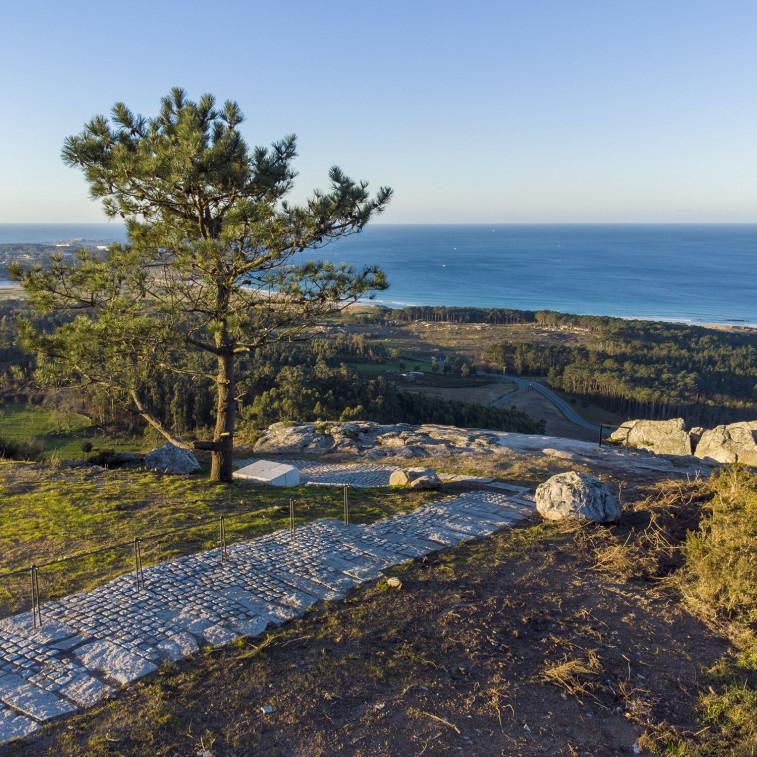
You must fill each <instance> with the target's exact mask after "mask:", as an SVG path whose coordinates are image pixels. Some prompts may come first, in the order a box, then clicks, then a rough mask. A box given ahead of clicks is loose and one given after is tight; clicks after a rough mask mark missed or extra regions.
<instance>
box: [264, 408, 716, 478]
mask: <svg viewBox="0 0 757 757" xmlns="http://www.w3.org/2000/svg"><path fill="white" fill-rule="evenodd" d="M254 454H255V456H258V457H267V456H268V455H282V456H286V457H287V458H290V459H292V458H296V457H298V456H299V455H307V454H313V455H318V456H321V455H325V454H329V455H331V454H333V455H345V456H349V457H350V458H353V459H356V458H357V459H362V460H377V461H384V460H389V459H393V460H396V459H405V460H420V459H423V458H440V457H451V456H453V455H455V456H457V455H464V456H466V457H478V456H488V457H506V456H509V455H512V454H516V455H529V456H530V455H534V456H537V457H541V456H550V457H555V458H562V459H564V460H572V461H575V462H576V463H577V464H586V465H592V466H598V467H600V468H611V469H613V470H617V469H623V470H626V471H629V472H631V471H635V472H639V473H641V474H646V473H648V472H651V471H654V472H657V471H660V472H663V471H667V470H669V471H674V470H678V471H681V470H682V469H686V470H687V471H688V472H690V473H691V474H695V473H697V472H700V471H702V472H704V471H707V470H708V469H709V467H710V466H711V463H708V462H706V461H703V462H697V463H696V464H693V463H692V461H690V460H689V461H687V462H686V463H684V464H683V465H681V464H678V465H674V464H673V463H672V462H671V461H670V460H667V459H665V458H662V457H655V456H654V455H652V454H649V453H648V452H646V451H641V450H640V451H638V452H633V453H626V452H625V450H622V449H618V448H615V447H612V446H602V447H600V446H598V445H597V443H596V442H586V441H579V440H577V439H563V438H560V437H556V436H542V435H539V434H519V433H515V432H510V431H488V430H486V429H464V428H454V427H452V426H437V425H434V424H425V425H421V426H411V425H409V424H407V423H397V424H392V425H381V424H379V423H372V422H369V421H355V422H352V423H317V424H314V423H297V424H292V423H289V424H284V423H274V424H273V425H272V426H270V427H269V428H268V430H267V431H266V432H265V434H263V436H262V437H261V438H260V439H259V440H258V441H257V443H256V444H255V447H254Z"/></svg>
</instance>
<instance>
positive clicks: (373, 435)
mask: <svg viewBox="0 0 757 757" xmlns="http://www.w3.org/2000/svg"><path fill="white" fill-rule="evenodd" d="M498 446H499V443H498V438H497V434H494V433H491V432H488V431H480V430H478V431H475V430H474V431H472V430H468V429H459V428H453V427H451V426H435V425H424V426H411V425H409V424H407V423H398V424H394V425H387V426H382V425H380V424H378V423H371V422H368V421H365V422H360V423H343V424H341V423H334V424H330V423H328V424H327V423H320V424H313V423H298V424H285V423H274V424H273V425H272V426H269V428H268V430H267V431H266V432H265V434H264V435H263V436H262V437H261V438H260V439H259V440H258V442H257V443H256V444H255V454H256V455H265V454H278V455H292V454H300V453H305V454H316V455H323V454H326V453H330V452H334V453H345V454H363V455H365V456H366V457H369V458H371V459H380V458H383V457H404V458H413V457H429V456H433V457H448V456H449V455H452V454H456V453H465V454H466V455H476V454H487V453H490V452H491V451H492V448H496V447H498Z"/></svg>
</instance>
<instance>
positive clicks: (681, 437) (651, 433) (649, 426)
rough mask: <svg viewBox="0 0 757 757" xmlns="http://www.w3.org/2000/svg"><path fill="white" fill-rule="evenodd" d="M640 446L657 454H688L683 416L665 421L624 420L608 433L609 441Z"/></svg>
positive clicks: (688, 445) (689, 450) (687, 441)
mask: <svg viewBox="0 0 757 757" xmlns="http://www.w3.org/2000/svg"><path fill="white" fill-rule="evenodd" d="M626 436H627V437H628V446H629V447H641V448H642V449H646V450H649V451H650V452H654V453H655V454H657V455H690V454H691V437H690V434H689V432H688V431H686V428H685V424H684V421H683V418H671V419H670V420H667V421H645V420H636V421H626V422H625V423H624V424H622V425H621V426H620V428H618V429H617V430H616V431H614V432H613V433H612V434H611V435H610V441H612V442H618V443H620V444H625V443H626Z"/></svg>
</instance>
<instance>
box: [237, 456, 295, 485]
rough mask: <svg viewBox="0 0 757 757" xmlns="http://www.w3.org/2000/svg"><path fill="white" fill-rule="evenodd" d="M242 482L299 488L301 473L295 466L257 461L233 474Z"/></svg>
mask: <svg viewBox="0 0 757 757" xmlns="http://www.w3.org/2000/svg"><path fill="white" fill-rule="evenodd" d="M232 477H233V478H236V479H239V480H241V481H257V482H258V483H261V484H270V485H271V486H299V485H300V472H299V470H297V468H295V467H294V465H287V464H285V463H274V462H271V461H270V460H256V461H255V462H254V463H250V464H249V465H245V466H244V468H239V470H235V471H234V472H233V473H232Z"/></svg>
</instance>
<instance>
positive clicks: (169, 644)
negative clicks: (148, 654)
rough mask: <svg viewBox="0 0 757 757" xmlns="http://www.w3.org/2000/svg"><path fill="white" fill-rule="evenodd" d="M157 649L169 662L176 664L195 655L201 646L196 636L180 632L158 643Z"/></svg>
mask: <svg viewBox="0 0 757 757" xmlns="http://www.w3.org/2000/svg"><path fill="white" fill-rule="evenodd" d="M157 649H158V651H159V652H160V654H161V655H162V656H163V657H165V658H166V659H167V660H168V661H169V662H176V661H177V660H181V659H183V658H184V657H189V656H190V655H193V654H195V652H197V651H198V650H199V649H200V646H199V644H198V643H197V640H196V639H195V638H194V636H192V635H191V634H188V633H183V632H179V633H177V634H174V635H173V636H169V637H168V638H167V639H164V640H163V641H161V642H158V646H157Z"/></svg>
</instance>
